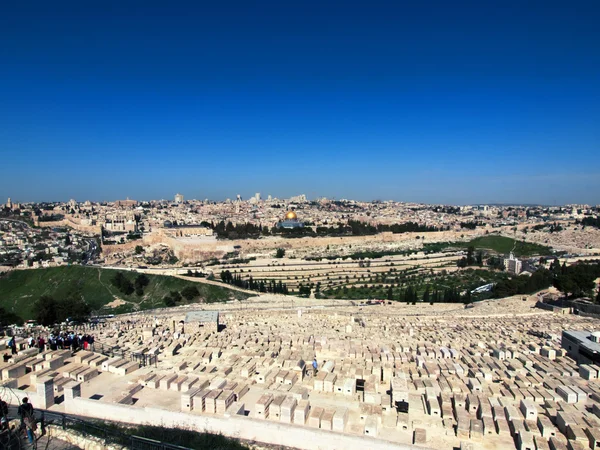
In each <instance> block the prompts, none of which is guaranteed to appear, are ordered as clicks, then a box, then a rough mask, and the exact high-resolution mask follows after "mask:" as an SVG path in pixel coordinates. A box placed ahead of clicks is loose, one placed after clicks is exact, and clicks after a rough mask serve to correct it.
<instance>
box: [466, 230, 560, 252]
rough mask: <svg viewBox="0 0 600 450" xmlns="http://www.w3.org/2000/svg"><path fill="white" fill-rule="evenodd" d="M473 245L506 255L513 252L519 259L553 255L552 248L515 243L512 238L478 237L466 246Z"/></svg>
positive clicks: (528, 243) (520, 242)
mask: <svg viewBox="0 0 600 450" xmlns="http://www.w3.org/2000/svg"><path fill="white" fill-rule="evenodd" d="M471 245H472V246H473V247H475V248H481V249H488V250H493V251H495V252H497V253H501V254H504V255H507V254H508V253H510V252H511V251H513V253H514V254H515V256H517V257H528V256H535V255H551V254H552V250H551V249H550V247H546V246H544V245H539V244H533V243H531V242H523V241H515V240H514V239H512V238H509V237H505V236H497V235H489V236H482V237H478V238H475V239H473V240H472V241H471V242H468V243H467V244H465V246H466V247H469V246H471ZM513 249H514V250H513Z"/></svg>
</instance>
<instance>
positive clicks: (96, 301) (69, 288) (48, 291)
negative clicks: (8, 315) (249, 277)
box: [0, 266, 249, 320]
mask: <svg viewBox="0 0 600 450" xmlns="http://www.w3.org/2000/svg"><path fill="white" fill-rule="evenodd" d="M116 272H117V271H116V270H110V269H98V268H92V267H82V266H70V267H53V268H49V269H35V270H16V271H12V272H9V273H7V274H5V275H3V276H1V277H0V307H3V308H4V309H5V310H7V311H12V312H14V313H15V314H17V315H19V316H20V317H22V318H23V319H25V320H27V319H32V318H34V316H35V313H34V311H33V304H34V302H35V301H36V300H37V299H39V298H40V297H41V296H42V295H49V296H51V297H54V298H55V299H60V298H61V297H64V296H66V295H68V294H69V293H72V292H73V291H75V292H77V294H78V295H81V296H82V297H83V299H84V300H85V301H86V302H87V303H88V304H89V305H90V306H92V308H93V309H94V311H97V312H99V313H101V314H119V313H124V312H129V311H136V310H142V309H152V308H157V307H162V306H165V305H164V303H163V298H164V297H165V296H166V295H168V294H169V292H171V291H181V290H182V289H183V288H185V287H187V286H195V287H196V288H197V289H198V291H199V293H200V294H199V296H198V297H197V298H195V299H194V300H192V302H206V303H211V302H223V301H227V300H232V299H239V300H243V299H245V298H248V297H249V295H247V294H245V293H243V292H239V291H234V290H231V289H228V288H226V287H220V286H212V285H208V284H203V283H194V282H192V281H187V280H182V279H179V278H175V277H170V276H163V275H147V276H148V278H149V279H150V283H149V284H148V286H146V287H145V288H144V294H143V295H142V296H138V295H136V294H135V292H134V293H133V294H131V295H124V294H122V293H121V292H119V290H118V289H117V288H116V287H114V286H113V285H112V284H111V279H112V278H113V277H114V275H115V273H116ZM120 272H122V273H123V275H124V276H125V277H126V278H128V279H129V280H130V281H131V282H132V283H133V282H134V280H135V278H136V276H137V275H138V274H137V273H134V272H128V271H120ZM111 303H112V305H109V304H111ZM107 305H109V306H107Z"/></svg>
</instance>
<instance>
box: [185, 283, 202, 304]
mask: <svg viewBox="0 0 600 450" xmlns="http://www.w3.org/2000/svg"><path fill="white" fill-rule="evenodd" d="M181 295H182V296H183V297H185V299H186V300H188V301H191V300H193V299H194V298H196V297H198V296H199V295H200V292H198V288H197V287H196V286H186V287H185V288H183V290H182V291H181Z"/></svg>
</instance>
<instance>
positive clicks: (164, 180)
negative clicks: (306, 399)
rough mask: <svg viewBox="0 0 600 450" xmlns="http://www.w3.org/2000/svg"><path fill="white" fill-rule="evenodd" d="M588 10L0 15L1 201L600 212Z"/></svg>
mask: <svg viewBox="0 0 600 450" xmlns="http://www.w3.org/2000/svg"><path fill="white" fill-rule="evenodd" d="M599 23H600V2H599V1H596V0H593V1H577V0H574V1H566V0H563V1H560V2H556V1H547V0H546V1H534V0H527V1H511V0H509V1H495V0H491V1H481V0H478V1H472V2H462V1H447V0H444V1H439V2H428V1H422V2H421V1H415V2H399V1H389V2H377V1H369V2H367V1H363V2H361V4H357V3H355V2H352V1H350V2H348V1H340V2H327V1H318V2H317V1H314V2H311V1H308V2H289V1H277V2H266V1H263V2H252V1H247V0H246V1H240V2H227V1H222V2H221V1H214V2H201V1H196V2H189V3H184V2H177V1H174V2H168V1H161V2H152V1H139V2H133V1H126V0H120V1H103V2H88V1H77V2H72V3H69V2H64V1H60V0H59V1H56V2H48V1H32V2H28V1H27V2H24V1H10V2H9V1H5V2H2V4H1V5H0V154H1V155H0V156H1V160H0V161H1V162H0V164H1V171H0V202H1V201H4V198H5V197H8V196H10V197H12V198H13V199H14V200H17V201H42V200H67V199H69V198H75V199H77V200H79V201H83V200H86V199H90V200H111V199H118V198H124V197H127V196H128V197H130V198H135V199H138V200H143V199H152V198H172V196H173V195H174V194H175V193H176V192H181V193H183V194H184V195H185V196H186V198H201V199H203V198H206V197H208V198H211V199H225V198H227V197H231V198H234V197H235V195H236V194H238V193H239V194H242V195H243V196H244V197H245V198H246V197H248V196H250V195H252V194H254V193H255V192H261V193H262V194H263V196H266V195H267V194H272V195H273V196H278V197H287V196H290V195H295V194H299V193H305V194H307V195H308V196H309V197H311V198H314V197H316V196H327V197H336V198H356V199H361V200H371V199H383V200H385V199H396V200H402V201H423V202H431V203H460V204H463V203H487V202H522V203H545V204H554V203H557V204H562V203H571V202H578V203H584V202H585V203H593V204H596V203H600V26H599V25H598V24H599Z"/></svg>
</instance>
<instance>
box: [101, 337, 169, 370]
mask: <svg viewBox="0 0 600 450" xmlns="http://www.w3.org/2000/svg"><path fill="white" fill-rule="evenodd" d="M93 350H94V351H95V352H99V353H102V354H103V355H105V356H110V357H111V358H114V357H115V356H120V357H121V358H127V359H129V360H131V361H137V362H138V363H140V366H142V367H147V366H154V367H156V365H157V362H158V360H157V357H156V355H149V354H147V353H135V352H132V351H129V350H123V349H120V348H115V347H113V346H111V345H106V344H103V343H101V342H98V341H96V342H94V345H93Z"/></svg>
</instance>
